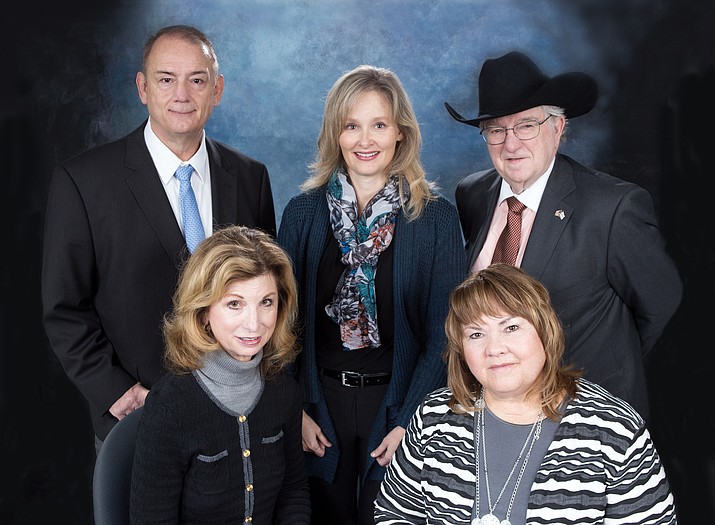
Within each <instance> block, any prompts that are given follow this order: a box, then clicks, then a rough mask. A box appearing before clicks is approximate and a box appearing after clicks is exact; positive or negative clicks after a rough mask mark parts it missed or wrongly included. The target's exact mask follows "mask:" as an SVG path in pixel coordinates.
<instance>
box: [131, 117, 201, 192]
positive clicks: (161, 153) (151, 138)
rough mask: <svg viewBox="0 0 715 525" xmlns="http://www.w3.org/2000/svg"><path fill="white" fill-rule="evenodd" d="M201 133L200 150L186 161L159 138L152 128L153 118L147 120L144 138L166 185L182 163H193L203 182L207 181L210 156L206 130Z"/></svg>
mask: <svg viewBox="0 0 715 525" xmlns="http://www.w3.org/2000/svg"><path fill="white" fill-rule="evenodd" d="M201 133H202V135H201V144H200V145H199V149H198V151H197V152H196V153H195V154H194V156H193V157H191V158H190V159H189V160H188V161H186V162H184V161H182V160H181V159H180V158H179V157H177V156H176V155H174V153H173V152H172V151H171V150H170V149H169V148H168V147H166V145H165V144H164V143H163V142H162V141H161V140H159V137H157V136H156V134H155V133H154V131H153V130H152V129H151V118H150V119H149V120H148V121H147V124H146V127H145V128H144V140H145V142H146V146H147V148H149V154H150V155H151V158H152V160H153V161H154V166H156V170H157V171H158V172H159V178H161V182H162V184H164V186H166V185H167V184H169V182H170V181H171V180H172V177H173V176H174V173H175V172H176V169H177V168H178V167H179V166H180V165H182V164H191V165H192V166H193V168H194V171H195V172H196V173H197V174H198V176H199V178H200V179H201V182H202V183H203V182H204V181H205V179H206V176H207V175H208V173H209V156H208V152H207V150H206V131H205V130H204V131H202V132H201Z"/></svg>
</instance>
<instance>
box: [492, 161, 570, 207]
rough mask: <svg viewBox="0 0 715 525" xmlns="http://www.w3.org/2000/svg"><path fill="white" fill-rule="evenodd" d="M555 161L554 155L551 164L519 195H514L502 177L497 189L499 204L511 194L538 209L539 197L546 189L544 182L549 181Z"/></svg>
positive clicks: (527, 205)
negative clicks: (499, 186)
mask: <svg viewBox="0 0 715 525" xmlns="http://www.w3.org/2000/svg"><path fill="white" fill-rule="evenodd" d="M555 162H556V157H554V158H553V159H552V160H551V164H550V165H549V167H548V168H547V169H546V171H545V172H544V173H543V174H542V175H541V176H540V177H539V178H538V179H536V182H534V184H532V185H531V186H529V187H528V188H527V189H525V190H524V191H522V192H521V193H520V194H519V195H516V194H515V193H514V192H513V191H511V188H510V187H509V184H507V182H506V181H505V180H504V179H502V180H501V189H500V190H499V203H500V204H501V203H502V202H503V201H504V199H506V198H507V197H511V196H512V195H513V196H514V197H516V198H517V199H519V201H521V203H522V204H524V205H525V206H526V207H527V208H529V209H530V210H534V211H536V210H538V209H539V203H540V202H541V197H542V195H543V194H544V190H545V189H546V183H547V182H549V177H550V176H551V172H552V171H553V169H554V164H555Z"/></svg>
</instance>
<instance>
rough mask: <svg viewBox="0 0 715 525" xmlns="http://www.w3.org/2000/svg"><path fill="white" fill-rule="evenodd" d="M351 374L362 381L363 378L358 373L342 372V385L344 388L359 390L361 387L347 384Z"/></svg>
mask: <svg viewBox="0 0 715 525" xmlns="http://www.w3.org/2000/svg"><path fill="white" fill-rule="evenodd" d="M349 374H352V375H353V376H357V378H358V379H361V376H360V374H359V373H358V372H350V371H342V372H340V383H341V384H342V385H343V386H346V387H348V388H359V387H360V386H361V385H351V384H349V383H348V382H347V381H348V377H349V376H348V375H349ZM360 383H361V384H362V380H361V381H360Z"/></svg>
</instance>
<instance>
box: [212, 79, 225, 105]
mask: <svg viewBox="0 0 715 525" xmlns="http://www.w3.org/2000/svg"><path fill="white" fill-rule="evenodd" d="M224 82H225V80H224V78H223V75H219V76H218V78H217V79H216V85H215V86H214V107H216V106H218V104H219V102H221V97H222V96H223V88H224Z"/></svg>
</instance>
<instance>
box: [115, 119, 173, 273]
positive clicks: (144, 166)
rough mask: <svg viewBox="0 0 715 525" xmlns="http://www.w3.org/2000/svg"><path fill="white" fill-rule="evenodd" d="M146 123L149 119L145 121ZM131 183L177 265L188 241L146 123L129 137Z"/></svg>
mask: <svg viewBox="0 0 715 525" xmlns="http://www.w3.org/2000/svg"><path fill="white" fill-rule="evenodd" d="M145 124H146V122H145ZM125 166H126V168H127V179H126V182H127V185H128V186H129V189H130V190H131V192H132V194H133V195H134V198H135V199H136V201H137V204H138V206H139V208H140V209H141V211H142V213H143V214H144V216H145V217H146V219H147V222H149V225H150V226H151V228H152V229H153V230H154V233H155V234H156V236H157V238H158V239H159V242H160V243H161V245H162V246H163V247H164V250H165V251H166V254H167V255H168V256H169V258H170V259H171V260H172V262H173V263H174V264H175V265H176V264H178V263H180V262H181V258H182V257H181V254H182V253H183V252H185V251H186V243H185V242H184V236H183V235H182V234H181V229H180V228H179V225H178V224H177V222H176V217H175V216H174V212H173V210H172V209H171V205H170V204H169V199H167V197H166V192H165V191H164V188H163V187H162V185H161V180H160V179H159V174H158V173H157V171H156V167H155V166H154V161H152V158H151V155H149V150H148V149H147V147H146V143H145V142H144V124H142V125H141V126H140V127H139V128H138V129H137V130H135V131H134V132H133V133H131V134H130V135H129V136H128V137H127V153H126V159H125Z"/></svg>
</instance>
